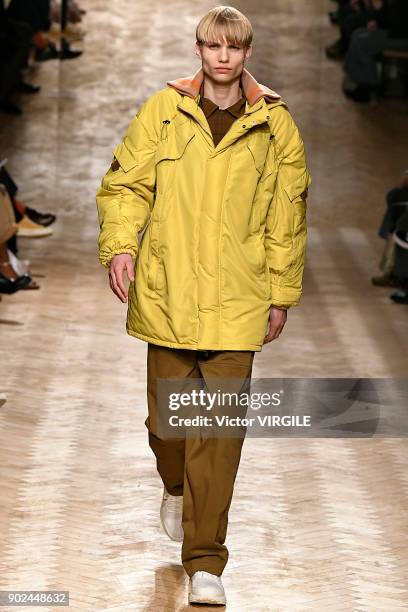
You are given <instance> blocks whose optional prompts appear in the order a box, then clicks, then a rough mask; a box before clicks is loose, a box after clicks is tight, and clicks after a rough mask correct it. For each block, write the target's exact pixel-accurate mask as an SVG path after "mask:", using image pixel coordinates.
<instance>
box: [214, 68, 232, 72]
mask: <svg viewBox="0 0 408 612" xmlns="http://www.w3.org/2000/svg"><path fill="white" fill-rule="evenodd" d="M215 70H217V72H229V71H230V70H231V68H215Z"/></svg>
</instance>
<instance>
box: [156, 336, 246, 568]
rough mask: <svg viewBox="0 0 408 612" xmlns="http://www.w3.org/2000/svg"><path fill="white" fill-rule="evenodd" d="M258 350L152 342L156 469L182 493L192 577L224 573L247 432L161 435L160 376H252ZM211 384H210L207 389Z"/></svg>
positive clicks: (185, 559) (185, 560) (184, 556)
mask: <svg viewBox="0 0 408 612" xmlns="http://www.w3.org/2000/svg"><path fill="white" fill-rule="evenodd" d="M253 359H254V351H195V350H189V349H173V348H168V347H164V346H158V345H155V344H151V343H149V344H148V353H147V398H148V412H149V416H148V417H147V419H146V421H145V425H146V427H147V429H148V438H149V445H150V447H151V449H152V451H153V453H154V454H155V456H156V464H157V470H158V472H159V474H160V476H161V478H162V481H163V483H164V485H165V487H166V489H167V490H168V492H169V493H170V494H171V495H183V518H182V525H183V530H184V540H183V544H182V549H181V560H182V564H183V566H184V569H185V570H186V572H187V574H188V575H189V576H192V575H193V574H194V572H196V571H198V570H204V571H207V572H210V573H212V574H216V575H217V576H220V575H221V574H222V572H223V570H224V567H225V565H226V564H227V561H228V555H229V553H228V549H227V547H226V546H225V544H224V542H225V538H226V534H227V524H228V511H229V508H230V504H231V500H232V494H233V488H234V482H235V477H236V474H237V471H238V466H239V461H240V458H241V450H242V445H243V442H244V438H245V436H241V437H214V436H212V437H205V436H204V437H203V436H201V435H200V434H198V435H195V436H194V437H188V436H186V437H184V438H181V437H180V438H169V437H163V438H159V437H158V436H157V435H156V434H157V430H156V423H157V418H156V417H157V409H158V403H157V379H158V378H160V379H166V378H167V379H170V378H183V379H186V378H195V379H201V381H202V383H203V386H202V388H206V387H207V385H206V380H208V379H215V378H220V377H221V378H231V379H241V378H243V379H247V380H250V378H251V374H252V364H253ZM208 388H209V387H208Z"/></svg>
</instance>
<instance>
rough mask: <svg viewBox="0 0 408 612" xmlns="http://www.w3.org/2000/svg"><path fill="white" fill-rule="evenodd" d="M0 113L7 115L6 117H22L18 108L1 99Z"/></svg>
mask: <svg viewBox="0 0 408 612" xmlns="http://www.w3.org/2000/svg"><path fill="white" fill-rule="evenodd" d="M0 113H7V115H22V113H23V111H22V110H21V108H20V107H19V106H17V105H16V104H13V103H12V102H10V100H5V99H4V98H3V99H2V100H0Z"/></svg>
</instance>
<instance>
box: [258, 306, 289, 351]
mask: <svg viewBox="0 0 408 612" xmlns="http://www.w3.org/2000/svg"><path fill="white" fill-rule="evenodd" d="M287 316H288V314H287V311H286V310H282V309H281V308H276V307H275V306H271V308H270V311H269V330H268V333H267V335H266V336H265V338H264V341H263V343H264V344H268V342H271V341H272V340H275V339H276V338H279V336H280V334H281V332H282V329H283V327H284V325H285V323H286V319H287Z"/></svg>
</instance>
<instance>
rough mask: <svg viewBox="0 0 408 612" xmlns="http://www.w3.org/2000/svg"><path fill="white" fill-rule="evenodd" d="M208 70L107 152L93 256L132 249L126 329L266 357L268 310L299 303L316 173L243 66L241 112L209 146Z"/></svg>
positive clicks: (176, 87) (177, 344)
mask: <svg viewBox="0 0 408 612" xmlns="http://www.w3.org/2000/svg"><path fill="white" fill-rule="evenodd" d="M203 78H204V74H203V71H202V69H201V68H200V69H199V70H198V71H197V72H196V73H195V74H194V75H193V76H191V77H184V78H180V79H176V80H174V81H168V82H167V84H166V87H165V88H163V89H161V90H159V91H158V92H157V93H155V94H153V95H152V96H150V97H149V99H148V100H147V101H146V102H145V103H144V104H143V105H142V106H141V107H140V108H139V110H138V112H137V113H136V115H135V117H134V118H133V120H132V121H131V123H130V125H129V127H128V129H127V132H126V134H125V136H124V138H123V141H122V142H121V143H120V144H119V145H118V146H117V147H116V148H115V149H114V151H113V155H114V162H113V163H112V165H111V167H110V168H109V170H108V171H107V173H106V174H105V176H104V177H103V179H102V183H101V185H100V187H99V189H98V192H97V195H96V202H97V208H98V216H99V225H100V234H99V260H100V262H101V263H102V264H103V265H104V266H106V267H108V266H109V263H110V261H111V259H112V257H113V256H114V255H117V254H119V253H130V255H131V256H132V258H133V260H134V262H135V281H134V282H132V283H131V284H130V287H129V298H128V314H127V324H126V329H127V332H128V333H129V334H130V335H132V336H136V337H137V338H140V339H141V340H144V341H147V342H152V343H154V344H159V345H162V346H168V347H174V348H185V349H195V350H198V349H200V350H254V351H261V350H262V345H263V340H264V337H265V334H266V331H267V325H268V315H269V308H270V306H271V305H275V306H277V307H280V308H290V307H291V306H294V305H296V304H297V303H298V302H299V299H300V295H301V291H302V275H303V268H304V256H305V248H306V236H307V229H306V196H307V189H308V187H309V185H310V183H311V177H310V174H309V172H308V169H307V165H306V156H305V150H304V144H303V140H302V137H301V135H300V133H299V130H298V128H297V126H296V124H295V123H294V121H293V118H292V116H291V114H290V112H289V110H288V107H287V105H286V103H285V102H284V101H283V100H282V99H281V97H280V96H279V95H278V94H277V93H276V92H274V91H272V90H271V89H269V88H268V87H266V86H265V85H262V84H260V83H258V82H257V81H256V79H255V78H254V77H253V76H252V75H251V74H250V73H249V72H248V70H246V69H244V71H243V73H242V76H241V86H242V89H243V93H244V95H245V97H246V109H245V114H244V115H243V116H241V117H240V118H239V119H236V120H235V121H234V123H233V124H232V126H231V128H230V129H229V131H228V132H227V134H226V135H225V136H224V137H223V139H222V140H221V141H220V142H219V143H218V145H217V146H216V147H214V143H213V139H212V135H211V130H210V127H209V125H208V122H207V120H206V117H205V115H204V113H203V111H202V109H201V108H200V106H199V105H198V102H199V95H200V94H199V90H200V85H201V83H202V80H203Z"/></svg>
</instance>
